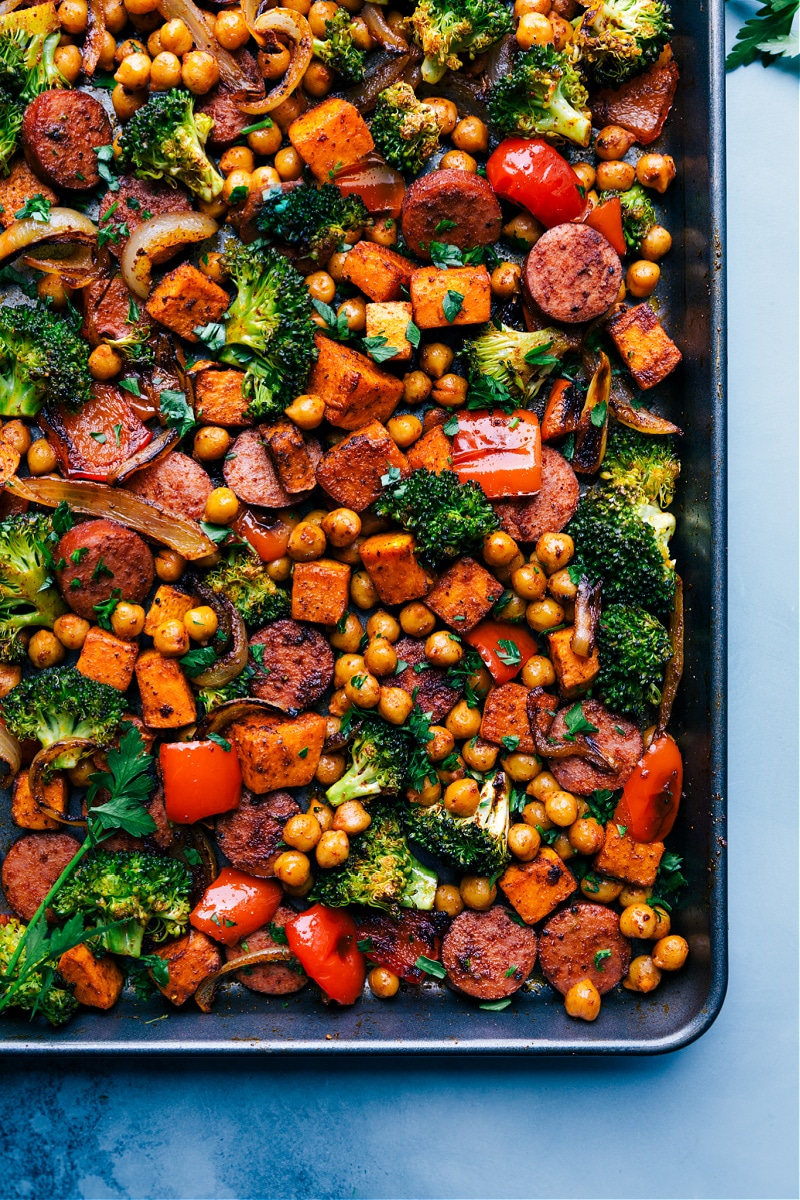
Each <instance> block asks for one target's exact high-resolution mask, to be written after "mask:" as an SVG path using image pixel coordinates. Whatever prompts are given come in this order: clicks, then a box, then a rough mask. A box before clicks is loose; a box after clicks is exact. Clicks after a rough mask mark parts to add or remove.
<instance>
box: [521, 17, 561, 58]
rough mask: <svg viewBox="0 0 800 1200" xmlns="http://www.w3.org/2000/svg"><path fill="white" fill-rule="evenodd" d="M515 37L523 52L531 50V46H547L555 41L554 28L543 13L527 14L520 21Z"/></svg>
mask: <svg viewBox="0 0 800 1200" xmlns="http://www.w3.org/2000/svg"><path fill="white" fill-rule="evenodd" d="M514 36H515V37H516V39H517V44H518V45H519V46H520V47H521V49H523V50H530V48H531V46H547V45H550V44H552V41H553V26H552V25H551V24H550V21H549V20H548V18H547V17H545V16H544V15H543V14H542V13H538V12H532V13H525V14H524V15H523V16H521V17H520V19H519V23H518V24H517V31H516V33H515V35H514Z"/></svg>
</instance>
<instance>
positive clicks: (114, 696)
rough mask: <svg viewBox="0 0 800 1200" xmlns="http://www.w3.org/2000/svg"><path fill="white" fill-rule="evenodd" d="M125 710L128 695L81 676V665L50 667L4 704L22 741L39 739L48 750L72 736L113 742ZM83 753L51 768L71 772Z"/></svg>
mask: <svg viewBox="0 0 800 1200" xmlns="http://www.w3.org/2000/svg"><path fill="white" fill-rule="evenodd" d="M124 712H125V697H124V695H123V693H122V692H120V691H119V690H118V689H117V688H114V687H110V686H109V684H107V683H98V682H97V681H96V680H94V679H89V678H87V676H86V675H81V673H80V671H78V670H76V669H75V667H45V669H44V670H43V671H39V672H37V674H36V675H31V676H29V677H28V678H27V679H23V680H22V682H21V683H18V684H17V686H16V687H15V688H13V689H12V690H11V691H10V692H9V694H8V695H7V696H6V698H5V700H4V701H3V715H4V717H5V721H6V725H7V726H8V728H9V730H10V732H11V733H13V734H14V736H15V737H17V738H19V739H20V741H22V740H24V739H25V738H37V739H38V740H39V741H40V742H41V744H42V747H43V748H44V749H46V748H47V747H48V746H52V745H53V744H54V743H55V742H63V741H65V740H67V739H68V738H86V739H87V740H88V741H91V742H94V743H95V744H96V745H98V746H105V745H108V743H109V742H110V741H111V740H112V739H113V737H114V734H115V733H116V732H117V730H118V729H119V726H120V722H121V721H122V717H123V714H124ZM82 754H83V750H82V749H81V748H79V747H70V748H69V749H65V750H64V752H63V753H62V754H60V755H59V756H58V758H57V759H55V760H54V761H53V762H52V763H51V764H50V766H51V767H52V768H53V769H54V770H68V769H69V768H71V767H74V766H76V765H77V764H78V762H79V761H80V758H81V756H82Z"/></svg>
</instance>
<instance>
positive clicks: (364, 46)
mask: <svg viewBox="0 0 800 1200" xmlns="http://www.w3.org/2000/svg"><path fill="white" fill-rule="evenodd" d="M357 2H358V4H359V6H360V0H357ZM340 7H341V6H340ZM351 11H357V10H355V9H351ZM350 28H351V31H352V34H353V45H354V46H355V47H356V49H357V50H366V51H367V53H369V51H370V50H372V49H373V47H374V45H375V42H374V40H373V37H372V34H371V33H370V31H369V26H368V25H367V22H366V21H365V20H364V18H363V17H353V20H352V23H351V26H350Z"/></svg>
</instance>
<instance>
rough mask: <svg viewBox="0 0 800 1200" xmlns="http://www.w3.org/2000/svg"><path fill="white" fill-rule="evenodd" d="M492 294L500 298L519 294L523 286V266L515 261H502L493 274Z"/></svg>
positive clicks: (508, 297)
mask: <svg viewBox="0 0 800 1200" xmlns="http://www.w3.org/2000/svg"><path fill="white" fill-rule="evenodd" d="M491 285H492V295H493V296H496V297H497V299H498V300H511V299H513V297H514V296H518V295H519V292H520V288H521V286H522V267H521V266H520V265H519V263H515V262H502V263H500V264H499V266H496V267H495V269H494V270H493V271H492V275H491Z"/></svg>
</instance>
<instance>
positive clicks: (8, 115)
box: [0, 87, 25, 175]
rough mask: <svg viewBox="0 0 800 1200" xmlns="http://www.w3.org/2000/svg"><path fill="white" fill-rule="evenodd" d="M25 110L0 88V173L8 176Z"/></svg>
mask: <svg viewBox="0 0 800 1200" xmlns="http://www.w3.org/2000/svg"><path fill="white" fill-rule="evenodd" d="M24 115H25V110H24V108H23V107H22V105H21V104H18V103H17V101H16V100H15V99H14V97H13V96H12V95H10V94H9V92H7V91H6V90H5V88H3V87H0V171H2V173H3V175H8V173H9V171H10V169H11V168H10V167H9V163H10V162H11V159H12V158H13V157H14V154H15V153H16V150H17V145H18V143H19V131H20V130H21V129H22V118H23V116H24Z"/></svg>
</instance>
